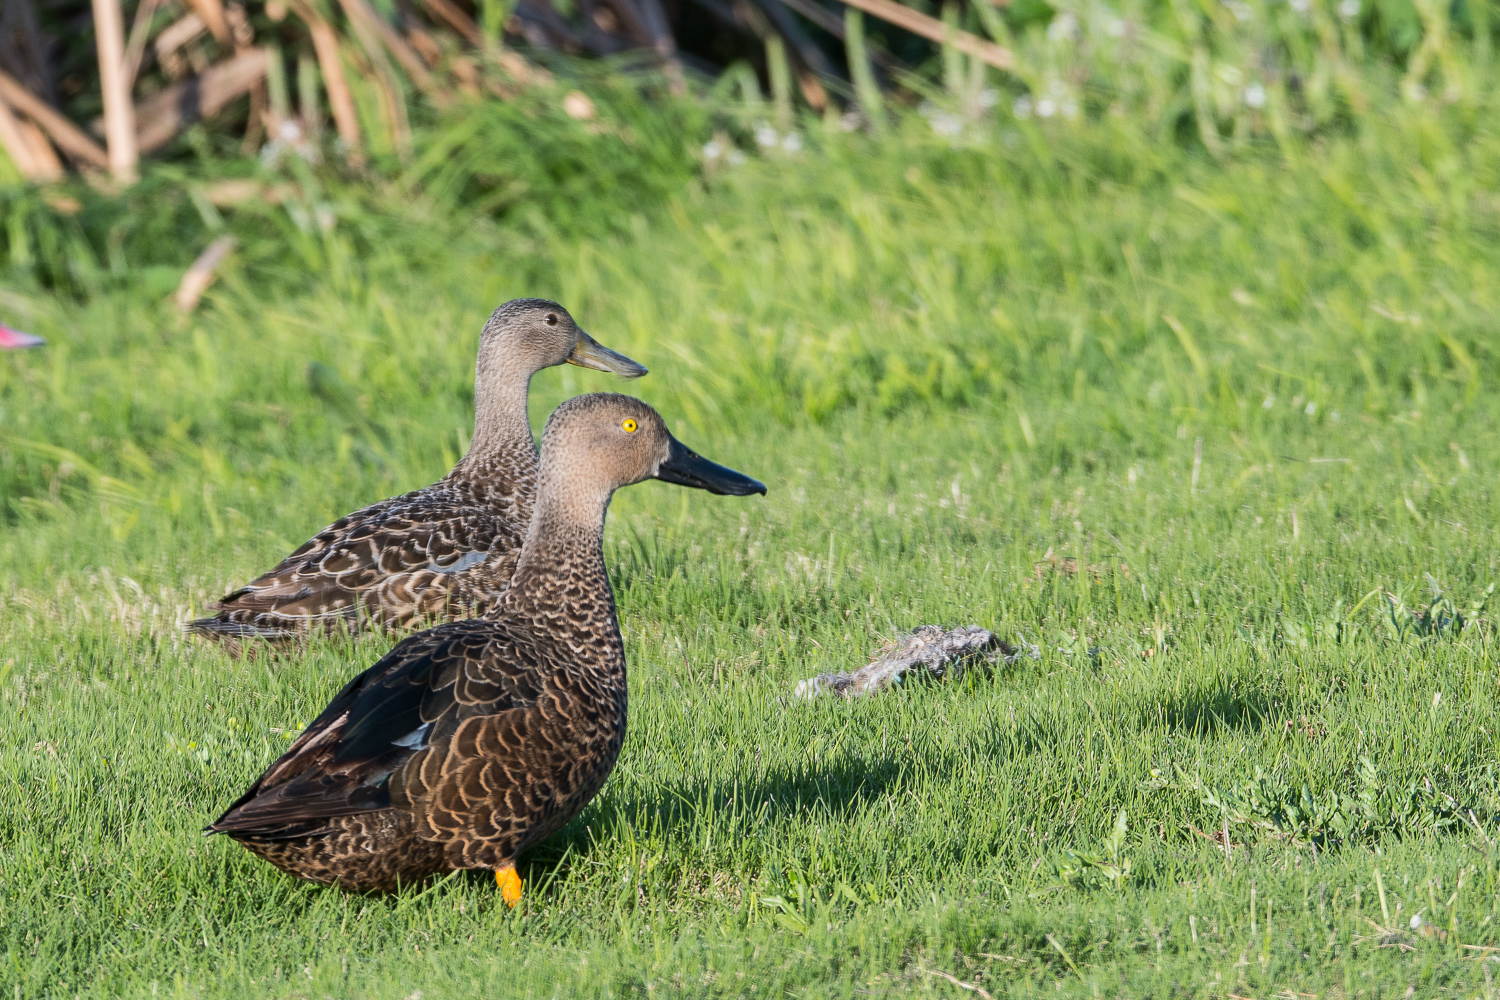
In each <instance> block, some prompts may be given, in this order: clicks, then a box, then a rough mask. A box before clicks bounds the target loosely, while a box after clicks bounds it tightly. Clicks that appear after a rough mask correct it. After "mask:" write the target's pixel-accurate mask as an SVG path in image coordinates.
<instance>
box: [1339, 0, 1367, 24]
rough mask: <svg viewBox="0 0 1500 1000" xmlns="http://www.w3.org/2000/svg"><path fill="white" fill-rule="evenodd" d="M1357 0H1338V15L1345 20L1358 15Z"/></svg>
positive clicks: (1358, 5)
mask: <svg viewBox="0 0 1500 1000" xmlns="http://www.w3.org/2000/svg"><path fill="white" fill-rule="evenodd" d="M1361 9H1362V8H1361V7H1360V3H1359V0H1339V17H1342V18H1343V19H1344V20H1346V21H1352V20H1354V19H1355V18H1356V17H1358V16H1359V12H1360V10H1361Z"/></svg>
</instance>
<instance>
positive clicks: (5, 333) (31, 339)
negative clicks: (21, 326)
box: [0, 326, 46, 350]
mask: <svg viewBox="0 0 1500 1000" xmlns="http://www.w3.org/2000/svg"><path fill="white" fill-rule="evenodd" d="M45 343H46V341H45V340H43V339H42V338H41V337H38V336H35V335H34V334H30V333H22V332H21V331H20V330H12V329H11V328H10V327H8V326H0V347H7V348H11V349H12V350H14V349H15V348H18V347H38V346H40V345H42V344H45Z"/></svg>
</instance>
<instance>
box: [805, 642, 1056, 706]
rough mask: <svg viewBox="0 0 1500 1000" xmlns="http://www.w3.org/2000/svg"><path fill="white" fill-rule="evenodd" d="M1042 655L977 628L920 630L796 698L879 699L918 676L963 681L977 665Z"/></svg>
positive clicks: (808, 683)
mask: <svg viewBox="0 0 1500 1000" xmlns="http://www.w3.org/2000/svg"><path fill="white" fill-rule="evenodd" d="M1041 655H1042V651H1041V649H1040V648H1038V647H1037V646H1033V645H1031V644H1030V643H1023V644H1021V645H1019V646H1018V645H1015V644H1013V643H1009V642H1006V641H1005V640H1004V639H1001V638H999V637H998V636H996V635H995V634H994V633H993V632H991V631H990V630H989V629H984V628H980V627H979V626H978V625H966V626H964V627H962V628H955V629H949V630H945V629H944V628H943V627H942V626H941V625H918V626H917V627H916V628H915V629H913V630H912V631H911V632H910V633H908V634H907V635H904V636H902V637H901V638H900V639H897V640H896V641H895V642H894V643H892V644H891V645H889V646H885V647H883V648H881V649H880V650H879V651H877V652H876V654H875V658H874V659H873V660H871V661H870V662H869V663H867V664H866V665H865V666H863V667H860V668H859V669H858V670H855V671H853V672H852V673H847V674H844V673H833V674H819V675H818V676H817V677H812V678H809V679H808V680H805V681H798V682H797V688H796V690H795V691H793V692H792V696H793V697H795V698H802V699H812V698H816V697H818V696H819V695H823V694H837V695H843V696H844V697H846V698H848V697H853V696H855V695H867V694H875V693H877V692H880V691H883V690H885V689H886V688H888V687H890V686H891V685H892V684H899V683H901V682H902V681H903V680H905V678H906V676H907V675H908V674H910V673H912V672H913V671H917V672H918V673H919V674H920V675H921V676H926V677H931V678H933V679H934V680H943V679H944V678H946V677H948V676H950V675H953V676H956V675H959V674H962V673H963V672H964V670H965V669H966V668H967V667H968V666H970V665H971V664H974V663H996V662H1004V663H1014V662H1016V661H1017V660H1019V659H1020V658H1021V657H1023V656H1029V657H1031V658H1032V659H1033V660H1036V659H1040V658H1041Z"/></svg>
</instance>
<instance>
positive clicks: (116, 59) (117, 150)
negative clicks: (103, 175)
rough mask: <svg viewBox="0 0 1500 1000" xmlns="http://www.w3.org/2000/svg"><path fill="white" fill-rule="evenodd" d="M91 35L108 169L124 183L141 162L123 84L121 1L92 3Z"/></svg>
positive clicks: (125, 87) (128, 93)
mask: <svg viewBox="0 0 1500 1000" xmlns="http://www.w3.org/2000/svg"><path fill="white" fill-rule="evenodd" d="M94 35H95V41H96V43H97V48H98V51H99V88H100V90H101V91H102V92H103V95H104V140H105V146H106V149H107V150H108V152H109V169H110V172H111V173H113V174H114V176H115V180H117V181H120V182H122V183H125V184H129V183H132V182H133V181H134V180H135V178H136V164H137V162H138V161H139V159H140V155H139V152H138V151H137V149H136V141H135V114H134V109H133V108H132V107H131V105H130V88H129V87H128V86H127V85H126V81H125V16H124V14H122V13H121V11H120V0H94Z"/></svg>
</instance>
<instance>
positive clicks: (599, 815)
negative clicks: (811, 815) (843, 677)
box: [522, 757, 904, 880]
mask: <svg viewBox="0 0 1500 1000" xmlns="http://www.w3.org/2000/svg"><path fill="white" fill-rule="evenodd" d="M903 770H904V769H903V767H902V766H901V765H899V764H897V763H896V762H895V761H893V760H889V759H875V760H871V759H868V758H861V757H855V758H848V759H845V760H842V761H840V762H837V763H831V764H829V765H827V766H815V765H809V766H807V767H805V768H795V769H783V770H777V771H771V772H769V773H767V774H765V775H762V776H759V777H756V778H748V779H746V780H743V781H732V782H727V783H726V782H722V781H714V780H709V779H702V778H695V779H686V780H684V781H682V782H680V783H676V784H672V785H667V786H665V787H661V786H659V787H656V788H652V789H650V791H649V793H648V794H647V795H645V796H642V797H638V798H631V799H627V798H624V797H622V796H616V795H608V794H606V795H604V796H601V797H600V799H596V800H595V803H594V805H593V807H591V808H587V809H585V810H584V811H583V813H581V814H580V815H579V816H578V817H577V818H575V819H574V820H573V821H572V822H570V823H569V824H568V825H567V826H565V827H564V828H563V829H562V830H561V831H559V832H558V833H557V834H555V835H554V836H552V837H550V838H548V839H547V840H546V841H545V842H544V843H542V844H539V845H537V846H536V847H535V848H533V849H531V850H529V851H527V852H526V855H525V860H524V861H523V863H522V867H523V868H526V869H529V872H528V873H527V877H528V879H532V878H535V879H541V880H545V879H548V878H550V877H552V876H553V875H554V874H561V868H562V867H564V866H566V865H567V863H568V861H567V858H568V857H569V856H570V855H575V856H587V855H588V854H589V853H590V851H592V850H593V843H594V841H595V840H598V839H609V838H610V837H612V836H617V835H624V834H627V832H628V835H629V836H631V837H632V838H633V839H635V840H638V841H644V842H651V841H675V840H679V839H681V837H682V835H683V833H684V831H686V830H688V829H690V828H692V827H694V826H695V825H700V824H704V823H713V824H715V825H716V826H718V827H719V828H720V830H721V831H723V832H722V833H716V834H715V836H716V839H717V837H718V836H720V835H745V834H748V833H751V832H752V831H759V830H767V829H774V828H776V827H777V826H778V825H779V824H782V823H783V822H785V821H787V820H790V819H793V818H795V817H797V816H799V815H802V814H805V813H807V812H808V811H810V810H814V809H816V810H819V811H820V812H821V813H822V814H823V815H825V816H826V817H827V818H828V819H829V820H830V821H831V822H835V823H837V822H840V821H843V820H845V819H848V818H851V817H852V816H854V815H855V814H857V813H858V812H859V811H860V810H861V809H862V808H863V807H864V806H865V805H866V804H867V803H869V802H871V801H873V800H875V799H877V798H880V797H882V796H884V795H885V794H886V793H887V791H888V789H890V788H891V787H892V786H893V785H899V784H901V782H902V780H903Z"/></svg>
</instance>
